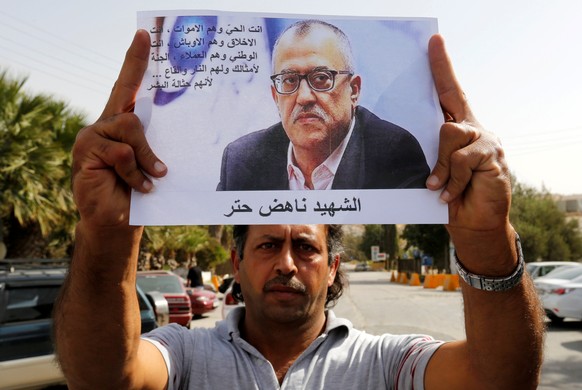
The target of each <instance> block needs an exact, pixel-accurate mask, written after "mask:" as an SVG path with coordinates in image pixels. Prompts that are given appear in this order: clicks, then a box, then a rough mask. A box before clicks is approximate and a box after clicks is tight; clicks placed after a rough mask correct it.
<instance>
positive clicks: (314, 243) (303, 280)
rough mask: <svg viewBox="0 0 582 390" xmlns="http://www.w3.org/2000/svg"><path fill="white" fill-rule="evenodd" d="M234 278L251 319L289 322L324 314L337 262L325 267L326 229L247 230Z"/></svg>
mask: <svg viewBox="0 0 582 390" xmlns="http://www.w3.org/2000/svg"><path fill="white" fill-rule="evenodd" d="M233 256H234V258H233V265H234V268H235V279H236V280H237V282H239V283H240V285H241V289H242V292H243V295H244V298H245V304H246V310H247V315H249V316H252V318H253V319H254V320H255V321H262V322H263V323H264V321H275V322H279V323H291V322H296V321H299V322H302V321H309V319H310V318H313V317H314V316H316V315H318V314H321V315H322V314H323V310H324V307H325V300H326V296H327V288H328V287H329V286H331V285H332V284H333V281H334V278H335V274H336V270H337V266H338V263H339V260H338V261H334V262H333V263H332V265H331V266H329V265H328V253H327V227H326V226H325V225H255V226H249V230H248V234H247V239H246V242H245V247H244V255H243V260H240V259H239V258H238V256H236V255H233Z"/></svg>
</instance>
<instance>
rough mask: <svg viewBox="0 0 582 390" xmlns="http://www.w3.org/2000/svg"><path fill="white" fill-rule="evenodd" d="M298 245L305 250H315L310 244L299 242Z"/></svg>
mask: <svg viewBox="0 0 582 390" xmlns="http://www.w3.org/2000/svg"><path fill="white" fill-rule="evenodd" d="M298 247H299V249H300V250H301V251H303V252H315V248H314V247H313V246H311V245H309V244H299V245H298Z"/></svg>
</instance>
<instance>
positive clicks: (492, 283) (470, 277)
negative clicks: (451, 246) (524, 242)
mask: <svg viewBox="0 0 582 390" xmlns="http://www.w3.org/2000/svg"><path fill="white" fill-rule="evenodd" d="M515 247H516V248H517V257H518V259H517V268H516V269H515V271H513V273H512V274H511V275H509V276H502V277H493V276H483V275H475V274H472V273H470V272H469V271H467V270H466V269H465V268H464V267H463V265H462V264H461V261H460V260H459V257H458V256H457V251H455V265H456V266H457V270H458V272H459V276H460V277H461V278H462V279H463V280H464V281H465V283H467V284H468V285H469V286H471V287H474V288H477V289H479V290H485V291H507V290H509V289H511V288H513V287H514V286H515V285H516V284H517V283H519V281H520V280H521V278H522V276H523V271H524V268H525V261H524V259H523V251H522V249H521V240H520V239H519V235H518V234H517V233H515Z"/></svg>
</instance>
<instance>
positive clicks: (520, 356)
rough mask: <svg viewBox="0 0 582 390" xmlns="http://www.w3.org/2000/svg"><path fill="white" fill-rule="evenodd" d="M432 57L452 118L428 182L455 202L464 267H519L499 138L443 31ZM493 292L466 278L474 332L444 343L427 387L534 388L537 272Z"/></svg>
mask: <svg viewBox="0 0 582 390" xmlns="http://www.w3.org/2000/svg"><path fill="white" fill-rule="evenodd" d="M429 58H430V63H431V69H432V73H433V77H434V81H435V86H436V89H437V93H438V95H439V100H440V102H441V106H442V108H443V112H444V115H445V118H446V123H444V124H443V126H442V127H441V135H440V145H439V157H438V161H437V164H436V166H435V168H434V170H433V172H432V175H431V176H430V177H429V179H428V181H427V186H428V188H429V189H432V190H441V191H442V193H441V199H442V200H443V201H444V202H446V203H448V206H449V225H448V226H447V229H448V231H449V234H450V235H451V238H452V240H453V243H454V245H455V250H456V253H457V256H458V259H459V262H460V264H461V266H462V267H463V268H464V269H465V270H466V271H467V272H469V273H471V274H473V275H476V276H486V277H488V279H495V280H498V278H505V277H509V276H510V275H512V274H513V273H514V272H515V271H516V270H518V266H519V264H518V260H519V259H518V248H517V243H516V233H515V231H514V230H513V227H512V226H511V224H510V223H509V208H510V204H511V184H510V174H509V170H508V168H507V165H506V162H505V158H504V152H503V149H502V148H501V144H500V142H499V140H498V139H497V138H496V137H495V136H494V135H493V134H491V133H488V132H486V131H485V130H484V129H483V128H482V126H481V124H480V123H479V122H478V121H477V120H476V119H475V117H474V116H473V113H472V112H471V109H470V107H469V105H468V103H467V100H466V98H465V95H464V93H463V91H462V89H461V87H460V85H459V83H458V81H457V79H456V77H455V75H454V72H453V69H452V65H451V62H450V59H449V57H448V55H447V54H446V51H445V47H444V42H443V39H442V37H440V36H439V35H436V36H434V37H433V38H432V39H431V41H430V44H429ZM494 286H495V288H496V289H499V290H503V291H487V290H482V289H479V288H476V287H471V286H469V285H468V284H467V283H464V282H462V283H461V287H462V291H463V300H464V307H465V327H466V334H467V339H466V340H464V341H458V342H451V343H447V344H444V345H443V346H442V347H441V348H440V349H439V350H438V351H437V352H436V353H435V355H434V356H433V357H432V359H431V360H430V362H429V365H428V367H427V373H426V376H425V385H426V388H427V389H429V390H430V389H441V388H442V389H534V388H536V386H537V383H538V380H539V373H540V367H541V362H542V344H543V335H544V324H543V313H542V310H541V306H540V304H539V302H538V300H537V296H536V293H535V290H534V289H533V285H532V282H531V280H530V278H529V277H528V276H527V275H526V274H525V273H524V274H523V276H522V277H521V278H519V279H518V281H517V284H516V285H515V286H514V287H511V288H506V287H508V286H504V285H503V283H501V282H499V281H497V282H494Z"/></svg>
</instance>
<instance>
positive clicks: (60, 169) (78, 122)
mask: <svg viewBox="0 0 582 390" xmlns="http://www.w3.org/2000/svg"><path fill="white" fill-rule="evenodd" d="M25 81H26V79H21V80H15V79H11V78H10V77H9V76H8V74H7V72H2V73H0V217H1V219H2V225H3V229H4V231H3V233H4V237H5V240H6V242H7V244H8V245H7V246H8V256H9V257H23V256H24V257H26V256H29V257H44V256H55V255H57V256H58V255H59V254H60V255H64V251H63V250H62V248H64V247H66V246H67V245H68V244H69V243H70V240H71V236H72V229H73V226H74V221H75V212H74V210H75V208H74V204H73V200H72V194H71V191H70V170H71V156H70V149H71V147H72V144H73V142H74V139H75V136H76V134H77V132H78V130H79V129H80V128H81V127H82V126H83V125H84V118H83V117H82V116H81V115H80V114H76V113H73V112H72V111H70V110H69V109H68V108H67V105H66V104H64V103H62V102H59V101H55V100H54V99H52V98H50V97H48V96H45V95H34V96H31V95H29V94H27V93H26V92H25V91H24V88H23V87H24V84H25Z"/></svg>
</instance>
